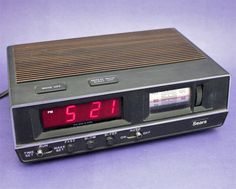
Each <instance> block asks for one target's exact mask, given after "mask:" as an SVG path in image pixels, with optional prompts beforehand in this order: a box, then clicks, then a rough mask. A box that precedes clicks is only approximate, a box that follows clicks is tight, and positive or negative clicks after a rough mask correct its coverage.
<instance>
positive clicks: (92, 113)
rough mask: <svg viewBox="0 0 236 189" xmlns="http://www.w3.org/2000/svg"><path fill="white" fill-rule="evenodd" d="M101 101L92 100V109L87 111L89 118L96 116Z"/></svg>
mask: <svg viewBox="0 0 236 189" xmlns="http://www.w3.org/2000/svg"><path fill="white" fill-rule="evenodd" d="M101 105H102V103H101V102H100V101H96V102H92V109H91V110H90V112H89V117H90V118H97V117H98V116H99V111H100V109H101Z"/></svg>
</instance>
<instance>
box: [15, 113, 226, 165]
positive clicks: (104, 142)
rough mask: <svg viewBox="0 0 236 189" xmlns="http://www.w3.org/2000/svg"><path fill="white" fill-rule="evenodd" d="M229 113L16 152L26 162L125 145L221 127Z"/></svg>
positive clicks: (63, 141) (38, 146)
mask: <svg viewBox="0 0 236 189" xmlns="http://www.w3.org/2000/svg"><path fill="white" fill-rule="evenodd" d="M226 115H227V112H226V111H225V112H224V111H223V112H219V113H214V114H212V115H204V116H198V117H197V116H196V117H194V118H186V119H181V120H174V119H173V120H172V121H170V122H169V121H168V122H163V123H161V122H160V123H158V122H150V123H149V124H146V125H140V126H137V127H132V128H127V129H124V130H115V129H113V130H111V131H104V133H102V134H101V133H100V132H99V134H96V133H94V134H92V133H91V135H89V136H87V135H86V134H85V135H84V136H81V135H80V136H77V137H74V138H71V139H70V140H59V141H57V142H56V141H53V142H48V143H46V144H43V145H35V146H32V147H27V148H21V149H17V153H18V155H19V156H20V159H21V160H22V161H23V162H34V161H40V160H46V159H51V158H56V157H63V156H67V155H72V154H80V153H85V152H89V151H94V150H99V149H106V148H110V147H115V146H121V145H125V144H132V143H137V142H141V141H146V140H151V139H156V138H162V137H166V136H170V135H176V134H180V133H186V132H191V131H193V130H202V129H207V128H211V127H217V126H221V125H222V124H223V122H222V120H225V117H226Z"/></svg>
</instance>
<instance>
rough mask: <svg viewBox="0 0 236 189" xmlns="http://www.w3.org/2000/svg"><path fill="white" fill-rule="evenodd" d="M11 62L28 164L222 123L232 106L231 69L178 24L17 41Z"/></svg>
mask: <svg viewBox="0 0 236 189" xmlns="http://www.w3.org/2000/svg"><path fill="white" fill-rule="evenodd" d="M8 65H9V86H10V87H9V95H10V102H11V106H10V109H11V119H12V126H13V134H14V142H15V150H16V152H17V154H18V156H19V158H20V160H21V161H22V162H35V161H42V160H47V159H52V158H58V157H64V156H70V155H75V154H81V153H85V152H91V151H96V150H101V149H109V148H113V147H118V146H123V145H128V144H134V143H139V142H144V141H148V140H153V139H159V138H163V137H168V136H173V135H178V134H183V133H189V132H194V131H199V130H203V129H208V128H214V127H219V126H221V125H222V124H223V123H224V120H225V118H226V116H227V112H228V107H227V106H228V93H229V81H230V76H229V74H228V72H226V71H225V70H224V69H223V68H221V67H220V66H219V65H218V64H217V63H216V62H215V61H213V60H212V59H211V58H210V57H209V56H207V55H206V54H205V53H204V52H202V51H201V50H200V49H199V48H197V47H196V46H195V45H194V44H193V43H191V42H190V41H189V40H188V39H186V38H185V37H184V36H183V35H182V34H180V33H179V32H178V31H177V30H176V29H173V28H168V29H160V30H150V31H141V32H130V33H122V34H112V35H103V36H95V37H84V38H78V39H66V40H58V41H49V42H40V43H32V44H23V45H14V46H10V47H8ZM209 142H210V141H209ZM212 142H213V141H212Z"/></svg>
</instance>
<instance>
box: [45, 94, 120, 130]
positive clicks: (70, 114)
mask: <svg viewBox="0 0 236 189" xmlns="http://www.w3.org/2000/svg"><path fill="white" fill-rule="evenodd" d="M120 117H121V99H120V98H115V99H108V100H98V101H92V102H88V103H83V104H70V105H67V106H62V107H54V108H48V109H43V110H41V118H42V125H43V128H44V129H53V128H60V127H69V126H77V125H84V124H88V123H93V122H95V121H96V122H97V121H106V120H111V119H115V118H120Z"/></svg>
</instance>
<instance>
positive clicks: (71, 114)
mask: <svg viewBox="0 0 236 189" xmlns="http://www.w3.org/2000/svg"><path fill="white" fill-rule="evenodd" d="M75 110H76V106H75V105H71V106H67V107H66V122H67V123H71V122H74V121H75V118H76V113H75Z"/></svg>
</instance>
